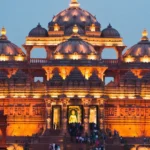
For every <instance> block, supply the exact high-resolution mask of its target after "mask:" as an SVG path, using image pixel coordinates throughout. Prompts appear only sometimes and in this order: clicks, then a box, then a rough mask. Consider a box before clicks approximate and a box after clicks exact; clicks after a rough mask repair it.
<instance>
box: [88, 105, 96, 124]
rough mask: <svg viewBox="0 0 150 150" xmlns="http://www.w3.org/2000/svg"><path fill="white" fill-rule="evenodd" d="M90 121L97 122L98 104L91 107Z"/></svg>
mask: <svg viewBox="0 0 150 150" xmlns="http://www.w3.org/2000/svg"><path fill="white" fill-rule="evenodd" d="M89 123H93V124H97V106H91V107H90V113H89Z"/></svg>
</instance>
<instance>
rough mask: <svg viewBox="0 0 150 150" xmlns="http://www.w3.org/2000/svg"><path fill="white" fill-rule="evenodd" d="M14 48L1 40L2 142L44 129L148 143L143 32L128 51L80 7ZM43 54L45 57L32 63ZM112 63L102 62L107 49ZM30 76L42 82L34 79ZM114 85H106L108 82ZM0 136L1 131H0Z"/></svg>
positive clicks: (148, 52) (149, 94) (148, 66)
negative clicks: (72, 128) (103, 133)
mask: <svg viewBox="0 0 150 150" xmlns="http://www.w3.org/2000/svg"><path fill="white" fill-rule="evenodd" d="M23 48H24V50H25V53H24V52H23V49H21V48H19V47H18V46H16V45H15V44H13V43H12V42H11V41H9V38H8V37H7V33H6V29H5V28H4V27H3V28H2V30H1V35H0V111H3V112H4V115H7V124H8V125H7V136H31V135H34V134H37V133H40V132H41V129H43V130H42V132H43V133H42V134H44V133H45V132H47V130H53V129H54V130H60V131H61V134H62V135H63V134H65V133H67V132H68V125H69V124H70V123H81V124H83V126H84V132H85V133H86V132H87V133H88V132H89V124H90V123H95V124H97V125H98V126H99V128H100V129H101V130H106V129H110V130H112V131H113V130H117V131H118V132H119V133H120V135H122V136H125V137H133V136H135V137H140V136H143V135H144V136H150V89H149V88H150V41H149V38H148V32H147V31H146V30H144V31H143V33H142V36H141V39H140V40H139V42H138V43H137V44H135V45H134V46H132V47H131V48H128V49H127V50H126V51H125V52H124V53H123V51H124V50H125V48H126V45H125V44H124V43H123V38H122V37H121V35H120V33H119V32H118V31H117V30H116V29H115V28H113V27H112V25H111V24H109V25H108V27H106V28H104V29H102V27H101V24H100V23H99V22H98V20H97V19H96V17H95V16H93V15H92V14H90V13H89V12H88V11H86V10H83V9H82V8H81V6H80V4H79V2H78V1H77V0H71V2H70V5H69V7H68V8H67V9H65V10H63V11H61V12H60V13H58V14H57V15H55V16H54V17H53V18H52V20H51V21H50V22H49V23H48V29H45V28H43V27H42V26H41V25H40V23H39V24H38V25H37V27H35V28H33V29H32V30H31V31H30V32H29V34H28V35H27V37H26V39H25V42H24V44H23ZM35 48H44V49H45V51H46V54H47V56H46V58H45V59H44V58H31V51H32V50H34V49H35ZM106 48H107V49H108V48H110V49H112V48H113V49H114V51H116V53H117V59H111V56H110V59H103V58H102V53H103V51H105V49H106ZM35 77H40V78H43V81H36V82H35V80H34V78H35ZM107 77H112V78H113V79H114V80H113V81H111V82H109V83H108V84H106V78H107ZM0 133H2V132H0Z"/></svg>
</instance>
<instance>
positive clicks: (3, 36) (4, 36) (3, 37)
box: [0, 27, 7, 40]
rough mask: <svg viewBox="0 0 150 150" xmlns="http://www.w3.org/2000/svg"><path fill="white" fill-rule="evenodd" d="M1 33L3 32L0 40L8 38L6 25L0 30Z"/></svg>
mask: <svg viewBox="0 0 150 150" xmlns="http://www.w3.org/2000/svg"><path fill="white" fill-rule="evenodd" d="M0 33H1V36H0V40H7V36H6V33H7V31H6V29H5V28H4V27H3V28H2V29H1V30H0Z"/></svg>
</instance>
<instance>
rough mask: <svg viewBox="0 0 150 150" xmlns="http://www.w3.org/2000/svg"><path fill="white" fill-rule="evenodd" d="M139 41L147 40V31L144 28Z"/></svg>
mask: <svg viewBox="0 0 150 150" xmlns="http://www.w3.org/2000/svg"><path fill="white" fill-rule="evenodd" d="M141 41H148V31H147V30H146V29H144V31H143V32H142V38H141Z"/></svg>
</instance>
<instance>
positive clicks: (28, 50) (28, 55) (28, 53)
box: [23, 45, 33, 62]
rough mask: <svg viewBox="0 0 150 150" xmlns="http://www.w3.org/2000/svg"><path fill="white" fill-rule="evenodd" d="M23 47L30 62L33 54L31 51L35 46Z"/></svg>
mask: <svg viewBox="0 0 150 150" xmlns="http://www.w3.org/2000/svg"><path fill="white" fill-rule="evenodd" d="M23 47H24V49H25V50H26V56H27V61H28V62H30V55H31V54H30V53H31V50H32V48H33V46H26V45H23Z"/></svg>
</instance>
